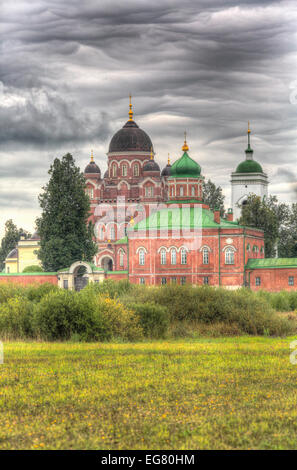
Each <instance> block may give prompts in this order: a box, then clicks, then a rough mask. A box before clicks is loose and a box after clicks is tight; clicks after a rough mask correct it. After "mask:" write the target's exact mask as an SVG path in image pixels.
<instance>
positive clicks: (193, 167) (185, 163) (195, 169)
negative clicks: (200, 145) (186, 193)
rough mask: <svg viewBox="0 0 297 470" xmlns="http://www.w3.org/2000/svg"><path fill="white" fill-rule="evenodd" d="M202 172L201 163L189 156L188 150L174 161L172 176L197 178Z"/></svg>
mask: <svg viewBox="0 0 297 470" xmlns="http://www.w3.org/2000/svg"><path fill="white" fill-rule="evenodd" d="M200 173H201V167H200V165H198V163H197V162H195V161H194V160H193V159H192V158H191V157H189V155H188V154H187V152H184V154H183V156H182V157H181V158H179V159H178V160H176V162H174V163H173V165H172V167H171V175H170V176H171V177H172V178H197V177H198V176H200Z"/></svg>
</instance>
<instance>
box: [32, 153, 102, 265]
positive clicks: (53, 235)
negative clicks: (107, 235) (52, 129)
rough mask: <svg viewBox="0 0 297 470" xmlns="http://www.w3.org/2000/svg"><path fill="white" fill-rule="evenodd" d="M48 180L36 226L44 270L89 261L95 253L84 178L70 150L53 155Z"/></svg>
mask: <svg viewBox="0 0 297 470" xmlns="http://www.w3.org/2000/svg"><path fill="white" fill-rule="evenodd" d="M49 175H50V179H49V182H48V184H47V185H46V186H45V187H43V188H42V189H43V193H42V194H40V195H39V203H40V207H41V209H42V214H41V217H40V218H38V219H37V221H36V225H37V230H38V234H39V236H40V238H41V240H40V250H39V252H38V257H39V259H40V260H41V262H42V266H43V268H44V270H45V271H58V270H59V269H61V268H65V267H68V266H70V265H71V264H72V263H73V262H74V261H78V260H85V261H92V258H93V256H94V255H95V254H96V252H97V247H96V244H95V243H94V241H93V226H92V224H90V223H89V224H88V217H89V214H90V200H89V197H88V195H87V194H86V193H85V188H86V184H85V178H84V175H83V174H82V173H81V172H80V169H79V168H78V167H76V166H75V161H74V159H73V157H72V155H71V154H70V153H67V154H66V155H64V157H62V159H61V160H60V159H58V158H56V159H55V161H54V163H53V164H52V165H51V167H50V170H49Z"/></svg>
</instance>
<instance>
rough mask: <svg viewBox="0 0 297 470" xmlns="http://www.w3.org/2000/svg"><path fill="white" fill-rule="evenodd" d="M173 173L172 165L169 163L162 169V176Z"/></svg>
mask: <svg viewBox="0 0 297 470" xmlns="http://www.w3.org/2000/svg"><path fill="white" fill-rule="evenodd" d="M170 175H171V165H170V163H168V164H167V165H166V166H165V167H164V168H163V170H162V173H161V176H170Z"/></svg>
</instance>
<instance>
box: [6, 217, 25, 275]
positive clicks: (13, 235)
mask: <svg viewBox="0 0 297 470" xmlns="http://www.w3.org/2000/svg"><path fill="white" fill-rule="evenodd" d="M21 235H23V236H24V237H25V238H30V236H31V234H30V233H29V232H27V231H26V230H23V229H22V228H17V226H16V225H15V224H14V223H13V221H12V219H9V220H7V221H6V222H5V234H4V237H3V238H2V240H1V248H0V271H2V270H3V269H4V267H5V264H4V261H5V259H6V257H7V255H8V253H9V252H10V251H11V250H13V249H14V248H15V247H16V244H17V242H18V241H19V240H20V238H21Z"/></svg>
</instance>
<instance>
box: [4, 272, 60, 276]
mask: <svg viewBox="0 0 297 470" xmlns="http://www.w3.org/2000/svg"><path fill="white" fill-rule="evenodd" d="M57 274H58V273H55V272H49V273H45V272H37V273H3V272H1V273H0V276H54V275H55V276H56V275H57Z"/></svg>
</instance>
